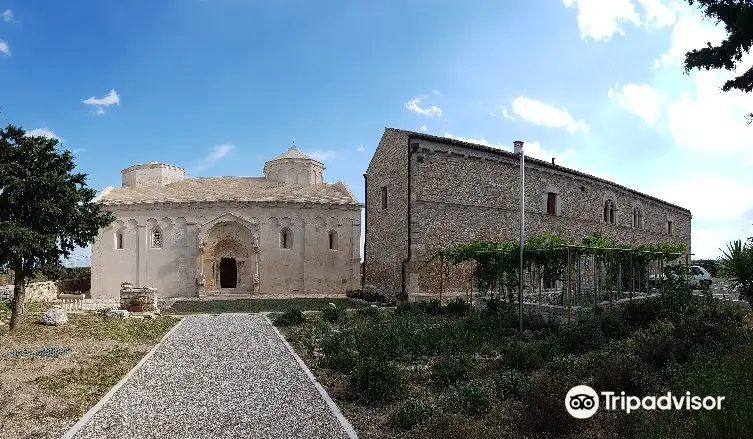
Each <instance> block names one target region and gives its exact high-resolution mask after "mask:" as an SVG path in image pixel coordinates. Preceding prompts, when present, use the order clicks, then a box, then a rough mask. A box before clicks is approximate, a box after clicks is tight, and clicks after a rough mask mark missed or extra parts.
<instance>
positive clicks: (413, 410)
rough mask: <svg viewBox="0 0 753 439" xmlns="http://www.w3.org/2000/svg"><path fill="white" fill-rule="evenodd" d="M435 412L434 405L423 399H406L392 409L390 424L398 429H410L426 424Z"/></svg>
mask: <svg viewBox="0 0 753 439" xmlns="http://www.w3.org/2000/svg"><path fill="white" fill-rule="evenodd" d="M433 414H434V406H432V405H431V404H429V403H427V402H424V401H421V400H410V401H406V402H404V403H402V404H400V405H398V406H397V407H395V409H393V410H392V413H391V414H390V420H389V423H390V426H391V427H393V428H396V429H398V430H410V429H412V428H414V427H417V426H419V425H422V424H425V423H426V422H427V421H428V420H429V418H431V416H432V415H433Z"/></svg>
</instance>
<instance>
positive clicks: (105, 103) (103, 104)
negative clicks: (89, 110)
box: [81, 89, 120, 114]
mask: <svg viewBox="0 0 753 439" xmlns="http://www.w3.org/2000/svg"><path fill="white" fill-rule="evenodd" d="M81 102H83V103H84V104H86V105H92V106H95V107H98V108H97V114H104V113H105V108H107V107H109V106H110V105H120V95H119V94H118V92H116V91H115V90H114V89H113V90H110V92H109V93H107V94H106V95H104V96H103V97H101V98H95V97H94V96H92V97H90V98H87V99H82V100H81Z"/></svg>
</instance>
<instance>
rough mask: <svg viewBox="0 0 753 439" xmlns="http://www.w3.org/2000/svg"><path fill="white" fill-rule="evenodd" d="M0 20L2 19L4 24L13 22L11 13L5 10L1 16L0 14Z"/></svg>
mask: <svg viewBox="0 0 753 439" xmlns="http://www.w3.org/2000/svg"><path fill="white" fill-rule="evenodd" d="M0 18H2V19H3V21H5V22H6V23H10V22H11V21H13V11H11V10H10V9H6V10H5V11H3V13H2V14H0Z"/></svg>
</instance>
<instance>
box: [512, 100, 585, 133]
mask: <svg viewBox="0 0 753 439" xmlns="http://www.w3.org/2000/svg"><path fill="white" fill-rule="evenodd" d="M512 111H513V112H515V113H516V114H517V115H518V116H520V117H522V118H523V119H525V120H527V121H529V122H533V123H535V124H536V125H543V126H547V127H553V128H564V129H565V130H567V132H568V133H570V134H574V133H576V132H577V131H581V132H583V133H587V132H588V131H589V130H590V127H589V126H588V124H587V123H586V122H585V121H583V120H577V121H576V120H575V119H574V118H573V116H571V115H570V113H568V112H567V111H565V110H560V109H558V108H555V107H552V106H551V105H548V104H545V103H543V102H541V101H538V100H535V99H530V98H526V97H522V96H520V97H517V98H515V99H514V100H513V101H512Z"/></svg>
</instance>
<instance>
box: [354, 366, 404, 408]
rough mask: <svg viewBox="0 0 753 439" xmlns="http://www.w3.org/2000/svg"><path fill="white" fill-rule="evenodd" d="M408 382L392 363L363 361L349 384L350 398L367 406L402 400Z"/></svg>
mask: <svg viewBox="0 0 753 439" xmlns="http://www.w3.org/2000/svg"><path fill="white" fill-rule="evenodd" d="M406 391H407V381H406V378H405V377H404V376H403V373H402V371H401V370H400V368H399V367H398V366H396V365H394V364H392V363H390V362H383V361H374V360H371V359H363V360H361V362H359V363H358V366H357V367H356V369H355V371H354V372H353V374H352V375H351V377H350V381H349V383H348V393H349V396H350V398H351V399H352V400H353V401H355V402H357V403H359V404H365V405H379V404H383V403H388V402H391V401H394V400H396V399H400V398H401V397H402V396H403V395H404V394H405V393H406Z"/></svg>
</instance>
